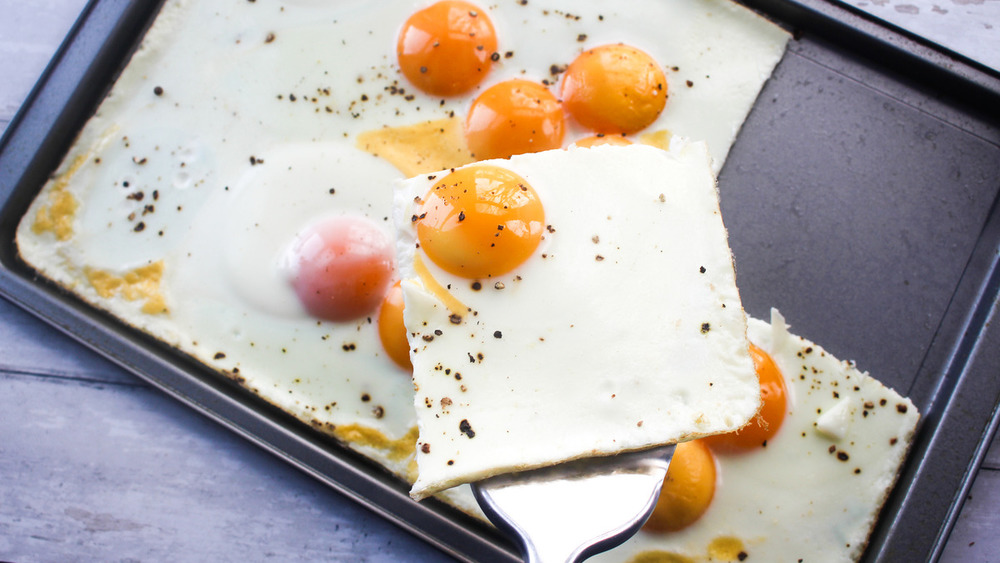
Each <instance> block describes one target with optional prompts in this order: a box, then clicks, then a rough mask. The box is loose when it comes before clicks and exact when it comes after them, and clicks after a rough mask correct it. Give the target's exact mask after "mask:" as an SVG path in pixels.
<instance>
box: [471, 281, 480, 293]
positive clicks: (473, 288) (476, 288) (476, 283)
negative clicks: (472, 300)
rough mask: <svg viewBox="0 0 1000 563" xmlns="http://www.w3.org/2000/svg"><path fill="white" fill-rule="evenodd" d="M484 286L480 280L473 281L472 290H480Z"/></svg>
mask: <svg viewBox="0 0 1000 563" xmlns="http://www.w3.org/2000/svg"><path fill="white" fill-rule="evenodd" d="M482 288H483V284H481V283H479V282H478V281H474V282H472V290H473V291H479V290H480V289H482Z"/></svg>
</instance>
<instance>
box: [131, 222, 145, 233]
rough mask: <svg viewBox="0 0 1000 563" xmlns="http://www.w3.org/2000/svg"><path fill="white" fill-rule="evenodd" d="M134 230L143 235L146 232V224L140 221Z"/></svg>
mask: <svg viewBox="0 0 1000 563" xmlns="http://www.w3.org/2000/svg"><path fill="white" fill-rule="evenodd" d="M132 230H133V231H135V232H137V233H141V232H142V231H145V230H146V223H143V222H142V221H139V222H138V223H136V225H135V227H133V228H132Z"/></svg>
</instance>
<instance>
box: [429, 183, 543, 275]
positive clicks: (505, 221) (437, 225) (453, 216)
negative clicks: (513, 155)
mask: <svg viewBox="0 0 1000 563" xmlns="http://www.w3.org/2000/svg"><path fill="white" fill-rule="evenodd" d="M413 220H414V221H415V222H416V223H417V238H418V240H419V241H420V248H422V249H423V250H424V252H425V253H426V254H427V257H428V258H430V259H431V261H432V262H434V263H435V264H437V265H438V266H439V267H440V268H442V269H443V270H445V271H447V272H449V273H452V274H455V275H457V276H462V277H465V278H472V279H476V278H488V277H492V276H497V275H500V274H505V273H507V272H509V271H511V270H513V269H514V268H516V267H517V266H518V265H520V264H521V263H522V262H524V261H525V260H527V258H528V257H529V256H531V254H532V253H533V252H534V251H535V248H537V247H538V244H539V242H540V241H541V237H542V225H543V224H544V221H545V212H544V210H543V208H542V202H541V201H540V200H539V199H538V194H537V193H536V192H535V190H534V189H533V188H532V187H531V186H529V185H528V183H527V182H525V181H524V179H523V178H521V177H520V176H518V175H517V174H515V173H513V172H511V171H510V170H507V169H504V168H500V167H498V166H488V165H478V166H468V167H466V168H461V169H459V170H456V171H455V172H452V173H451V174H448V175H447V176H445V177H444V178H443V179H442V180H441V181H440V182H439V183H438V184H436V185H435V186H434V187H433V188H431V190H430V192H428V194H427V196H426V197H425V198H424V201H423V205H422V206H421V211H420V215H415V216H414V217H413Z"/></svg>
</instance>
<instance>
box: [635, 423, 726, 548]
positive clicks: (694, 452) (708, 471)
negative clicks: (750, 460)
mask: <svg viewBox="0 0 1000 563" xmlns="http://www.w3.org/2000/svg"><path fill="white" fill-rule="evenodd" d="M713 496H715V458H714V457H713V456H712V451H711V450H709V449H708V447H707V446H706V445H705V444H704V442H703V441H702V440H694V441H691V442H684V443H681V444H677V448H676V449H675V450H674V457H673V459H671V460H670V466H669V467H668V468H667V477H666V478H665V479H664V480H663V488H661V489H660V498H659V500H657V501H656V506H655V507H654V508H653V513H652V515H650V517H649V520H647V521H646V523H645V524H644V525H643V529H644V530H646V531H649V532H673V531H677V530H680V529H682V528H685V527H687V526H690V525H691V524H693V523H694V522H695V521H696V520H698V519H699V518H701V515H702V514H704V513H705V511H706V510H708V505H709V504H711V502H712V497H713Z"/></svg>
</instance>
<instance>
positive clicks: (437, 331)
mask: <svg viewBox="0 0 1000 563" xmlns="http://www.w3.org/2000/svg"><path fill="white" fill-rule="evenodd" d="M442 334H444V333H443V332H441V329H439V328H438V329H434V335H435V336H441V335H442Z"/></svg>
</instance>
